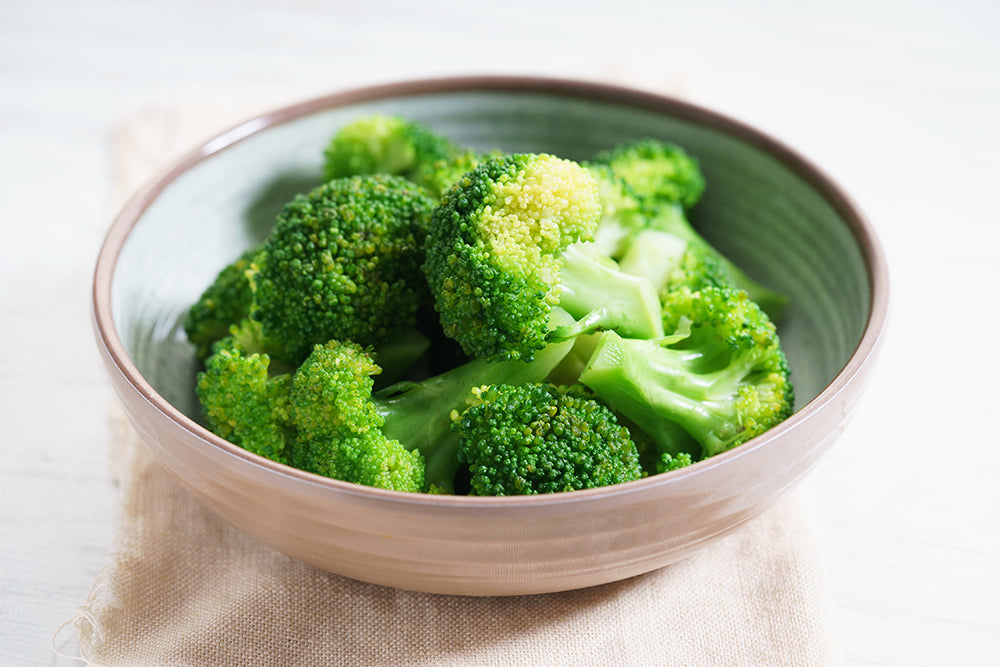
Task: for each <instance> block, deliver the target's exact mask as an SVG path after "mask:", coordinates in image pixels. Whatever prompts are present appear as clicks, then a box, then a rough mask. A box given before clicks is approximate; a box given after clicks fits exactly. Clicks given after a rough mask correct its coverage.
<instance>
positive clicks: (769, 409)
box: [580, 288, 794, 457]
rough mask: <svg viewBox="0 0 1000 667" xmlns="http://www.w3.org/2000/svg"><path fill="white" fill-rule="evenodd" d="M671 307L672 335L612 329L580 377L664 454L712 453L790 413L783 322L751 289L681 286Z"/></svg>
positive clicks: (668, 325)
mask: <svg viewBox="0 0 1000 667" xmlns="http://www.w3.org/2000/svg"><path fill="white" fill-rule="evenodd" d="M663 305H664V330H665V331H666V332H667V336H665V337H664V338H663V339H661V340H659V341H657V340H637V339H633V340H627V339H623V338H621V337H619V336H617V335H616V334H614V332H607V333H605V334H604V335H603V336H601V339H600V341H599V343H598V347H597V349H596V350H595V352H594V354H593V356H592V357H591V359H590V362H589V364H588V366H587V367H586V368H585V369H584V371H583V372H582V373H581V375H580V381H581V382H582V383H583V384H585V385H586V386H588V387H590V388H591V389H592V390H593V391H594V393H595V394H596V395H597V396H598V397H599V398H601V399H602V400H603V401H604V402H606V403H607V404H608V405H609V406H611V407H612V408H613V409H615V410H617V411H618V412H620V413H621V414H623V415H624V416H625V417H627V418H628V419H629V420H630V421H631V422H633V423H635V424H636V425H638V426H639V427H640V428H642V429H643V430H644V431H645V432H646V434H647V435H648V436H649V437H650V438H652V439H653V440H654V441H655V442H656V444H657V446H658V447H659V449H660V451H661V452H666V453H668V454H670V455H671V456H677V455H678V454H681V453H684V452H687V453H689V454H694V455H696V456H699V457H709V456H713V455H715V454H718V453H720V452H722V451H725V450H727V449H731V448H733V447H735V446H737V445H739V444H741V443H743V442H745V441H747V440H749V439H750V438H753V437H755V436H757V435H760V434H762V433H764V432H765V431H767V430H768V429H770V428H772V427H773V426H775V425H777V424H778V423H779V422H781V421H782V420H784V419H785V418H787V417H788V416H789V415H791V413H792V406H793V402H794V393H793V388H792V385H791V382H790V380H789V370H788V362H787V359H786V357H785V354H784V352H783V350H782V348H781V344H780V341H779V338H778V334H777V330H776V329H775V326H774V324H773V323H772V322H771V321H770V320H769V319H768V317H767V315H766V314H765V313H764V312H763V311H762V310H761V309H760V307H759V306H758V305H757V304H756V303H754V302H753V301H751V300H750V298H749V297H748V296H747V295H746V293H745V292H742V291H738V290H727V289H715V288H705V289H702V290H699V291H697V292H692V291H691V290H689V289H681V290H678V291H675V292H671V293H670V294H668V295H667V297H666V298H665V299H664V304H663Z"/></svg>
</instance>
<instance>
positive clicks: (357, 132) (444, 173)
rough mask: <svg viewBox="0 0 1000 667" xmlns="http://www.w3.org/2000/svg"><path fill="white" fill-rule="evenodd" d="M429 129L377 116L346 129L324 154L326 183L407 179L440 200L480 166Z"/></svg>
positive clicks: (469, 153)
mask: <svg viewBox="0 0 1000 667" xmlns="http://www.w3.org/2000/svg"><path fill="white" fill-rule="evenodd" d="M480 159H481V158H480V155H479V154H478V153H477V152H476V151H473V150H471V149H467V148H463V147H462V146H459V145H458V144H456V143H454V142H452V141H451V140H450V139H448V138H447V137H444V136H442V135H440V134H438V133H437V132H435V131H433V130H432V129H430V128H429V127H427V126H425V125H423V124H421V123H418V122H415V121H412V120H408V119H406V118H402V117H400V116H384V115H378V114H376V115H373V116H364V117H362V118H358V119H356V120H354V121H352V122H351V123H349V124H347V125H345V126H344V127H342V128H341V129H340V130H339V131H338V132H337V133H336V134H335V135H334V136H333V138H332V139H331V140H330V143H329V144H328V145H327V147H326V151H325V163H324V169H323V175H324V178H325V179H326V180H328V181H329V180H333V179H335V178H343V177H346V176H359V175H364V174H394V175H399V176H403V177H405V178H407V179H409V180H411V181H413V182H414V183H416V184H418V185H420V186H421V187H423V188H425V189H426V190H427V191H428V192H429V193H430V194H431V195H433V196H435V197H440V196H441V195H442V194H443V193H444V192H445V191H446V190H447V189H448V188H449V187H451V185H452V184H453V183H454V182H455V181H457V180H458V179H459V178H460V177H461V176H462V175H463V174H465V173H466V172H468V171H471V170H472V169H473V168H475V166H476V165H477V164H478V163H479V161H480Z"/></svg>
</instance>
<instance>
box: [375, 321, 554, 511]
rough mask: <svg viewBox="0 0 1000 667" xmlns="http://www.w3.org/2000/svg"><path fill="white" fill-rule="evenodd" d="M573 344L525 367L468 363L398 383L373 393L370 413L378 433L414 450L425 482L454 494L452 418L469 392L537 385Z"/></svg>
mask: <svg viewBox="0 0 1000 667" xmlns="http://www.w3.org/2000/svg"><path fill="white" fill-rule="evenodd" d="M572 347H573V341H572V340H571V339H570V340H564V341H560V342H556V343H551V344H549V345H546V346H545V347H544V348H542V349H541V350H539V351H538V352H537V353H536V354H535V358H534V360H533V361H531V362H524V361H520V360H509V361H499V362H489V361H485V360H483V359H473V360H472V361H468V362H466V363H464V364H462V365H461V366H457V367H455V368H453V369H451V370H448V371H445V372H444V373H441V374H439V375H435V376H433V377H430V378H427V379H426V380H423V381H421V382H400V383H397V384H395V385H392V386H390V387H386V388H385V389H383V390H381V391H379V392H376V393H375V395H374V399H373V400H374V402H375V406H376V410H378V412H379V414H381V415H382V417H383V418H384V419H385V424H384V425H383V427H382V432H383V433H384V434H385V436H386V437H387V438H391V439H396V440H399V441H400V442H401V443H403V444H404V446H405V447H406V448H407V449H410V450H413V449H419V450H420V452H421V454H423V455H424V458H425V459H426V462H427V472H426V481H427V483H428V484H432V485H436V486H439V487H441V488H443V489H445V490H446V491H448V492H452V491H453V490H454V478H455V473H456V472H457V470H458V467H459V461H458V442H459V438H458V435H457V434H456V433H455V432H454V431H453V430H452V427H451V423H452V413H453V412H454V411H458V412H462V411H463V410H464V408H465V407H467V399H468V398H469V397H470V396H471V393H472V390H473V389H474V388H476V387H479V386H482V385H492V384H526V383H529V382H540V381H542V380H544V379H545V378H546V376H548V374H549V373H550V372H552V370H553V369H554V368H555V367H556V366H558V365H559V363H560V362H561V361H562V360H563V357H565V356H566V355H567V354H568V353H569V351H570V349H571V348H572Z"/></svg>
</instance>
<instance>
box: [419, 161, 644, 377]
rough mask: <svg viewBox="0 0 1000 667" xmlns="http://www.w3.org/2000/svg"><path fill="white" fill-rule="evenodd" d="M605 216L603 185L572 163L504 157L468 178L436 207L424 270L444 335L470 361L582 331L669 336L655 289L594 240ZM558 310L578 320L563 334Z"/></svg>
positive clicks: (527, 353) (517, 352) (516, 353)
mask: <svg viewBox="0 0 1000 667" xmlns="http://www.w3.org/2000/svg"><path fill="white" fill-rule="evenodd" d="M599 215H600V204H599V201H598V192H597V184H596V183H595V182H594V179H593V177H591V176H590V174H589V173H588V172H587V170H586V169H584V168H583V167H581V166H580V165H578V164H577V163H575V162H571V161H569V160H563V159H560V158H557V157H554V156H551V155H545V154H513V155H506V156H502V157H496V158H491V159H489V160H486V161H485V162H483V163H481V164H480V165H479V166H478V167H477V168H476V169H474V170H473V171H471V172H469V173H468V174H466V175H465V176H463V177H462V179H461V180H460V181H459V182H458V183H456V184H455V186H454V187H453V188H452V189H451V190H449V191H448V192H447V193H446V194H445V196H444V197H443V198H442V200H441V203H440V205H439V206H438V208H437V209H436V210H435V213H434V218H433V224H432V228H431V233H430V235H429V236H428V239H427V246H426V253H427V261H426V263H425V264H424V272H425V274H426V275H427V280H428V283H429V285H430V288H431V293H432V295H433V297H434V300H435V307H436V309H437V311H438V314H439V315H440V319H441V324H442V327H443V329H444V332H445V333H446V335H448V336H450V337H452V338H454V339H455V340H457V341H458V342H459V343H460V344H461V345H462V347H463V349H464V350H465V352H466V353H467V354H469V355H470V356H474V357H480V358H484V359H491V360H500V359H525V360H530V359H531V358H532V356H533V354H534V353H535V351H536V350H539V349H541V348H542V347H543V346H544V345H545V344H546V343H547V342H549V341H551V340H553V339H555V338H559V337H570V336H573V335H577V334H579V333H581V332H583V331H589V330H596V329H611V328H613V329H617V330H619V331H621V332H622V333H623V335H630V336H658V335H659V334H660V333H662V324H661V320H660V316H659V310H660V309H659V300H658V298H657V295H656V290H655V289H654V288H653V287H652V285H650V284H649V282H648V281H646V280H645V279H642V278H636V277H635V276H629V275H628V274H625V273H623V272H622V271H620V270H619V269H618V267H617V265H616V264H615V262H614V261H613V260H611V259H610V258H607V257H605V256H603V255H601V254H600V253H599V252H598V251H597V250H596V248H595V247H594V245H593V244H592V243H586V242H587V241H590V240H591V239H592V238H593V234H594V231H595V229H596V226H597V222H598V217H599ZM559 310H562V311H565V312H567V313H568V314H569V315H570V316H571V317H572V319H573V320H575V322H574V323H573V324H571V325H568V326H564V327H558V328H557V327H556V326H555V325H554V322H553V313H555V312H556V311H559ZM554 330H555V331H554Z"/></svg>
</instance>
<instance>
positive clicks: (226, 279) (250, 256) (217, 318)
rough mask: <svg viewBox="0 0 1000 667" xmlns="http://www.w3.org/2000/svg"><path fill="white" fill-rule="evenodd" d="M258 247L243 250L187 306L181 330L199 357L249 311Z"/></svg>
mask: <svg viewBox="0 0 1000 667" xmlns="http://www.w3.org/2000/svg"><path fill="white" fill-rule="evenodd" d="M259 255H260V247H259V246H257V247H253V248H250V249H249V250H246V251H244V253H243V254H242V255H240V257H239V258H237V259H236V261H234V262H233V263H232V264H229V265H228V266H226V267H225V268H224V269H222V271H220V272H219V274H218V275H217V276H216V278H215V280H214V281H212V283H211V284H210V285H209V286H208V287H207V288H206V289H205V291H204V292H203V293H202V295H201V296H200V297H199V298H198V300H197V301H196V302H195V303H194V304H193V305H192V306H191V308H190V309H188V312H187V315H186V316H185V318H184V333H185V334H187V337H188V340H189V341H191V343H192V344H193V345H194V346H195V353H196V354H197V355H198V358H199V359H205V357H207V356H208V355H209V354H211V352H212V345H213V344H214V343H215V342H216V341H218V340H220V339H222V338H225V337H226V336H227V335H228V334H229V329H230V327H232V326H233V325H234V324H237V323H239V322H240V321H241V320H243V318H245V317H247V315H249V314H250V304H251V303H252V300H253V294H252V290H251V287H250V278H249V277H248V272H250V273H252V272H254V271H256V261H257V259H258V256H259Z"/></svg>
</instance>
